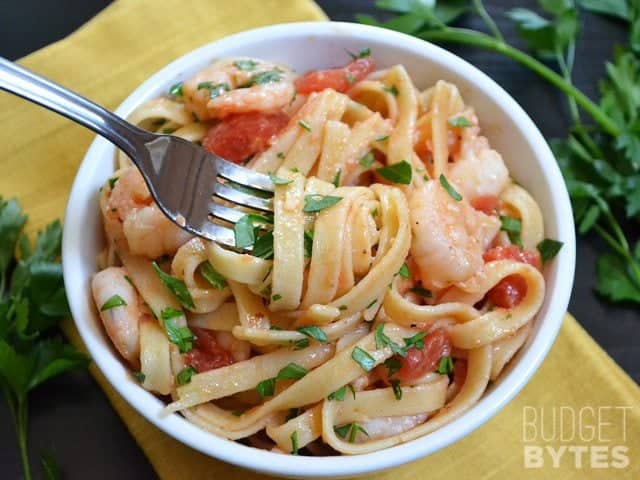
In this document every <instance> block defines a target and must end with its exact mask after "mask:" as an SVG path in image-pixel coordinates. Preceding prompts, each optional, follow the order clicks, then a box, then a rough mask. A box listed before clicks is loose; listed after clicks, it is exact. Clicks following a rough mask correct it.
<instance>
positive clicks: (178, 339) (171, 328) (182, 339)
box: [160, 307, 196, 353]
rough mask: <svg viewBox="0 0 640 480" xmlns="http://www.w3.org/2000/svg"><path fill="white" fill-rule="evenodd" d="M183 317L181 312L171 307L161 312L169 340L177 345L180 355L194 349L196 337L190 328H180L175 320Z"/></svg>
mask: <svg viewBox="0 0 640 480" xmlns="http://www.w3.org/2000/svg"><path fill="white" fill-rule="evenodd" d="M183 315H184V314H183V313H182V312H181V311H180V310H176V309H174V308H171V307H167V308H165V309H164V310H162V312H160V318H161V319H162V325H163V326H164V329H165V331H166V332H167V338H169V341H170V342H171V343H173V344H175V345H177V347H178V349H179V350H180V353H187V352H189V351H191V349H192V348H193V341H194V340H195V339H196V337H195V335H194V334H193V332H192V331H191V330H189V327H179V326H178V325H177V324H176V322H175V321H174V320H173V319H174V318H178V317H182V316H183Z"/></svg>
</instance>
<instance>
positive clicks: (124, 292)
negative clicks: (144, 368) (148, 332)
mask: <svg viewBox="0 0 640 480" xmlns="http://www.w3.org/2000/svg"><path fill="white" fill-rule="evenodd" d="M126 274H127V271H126V270H125V269H124V268H121V267H109V268H107V269H105V270H102V271H101V272H98V273H96V275H95V276H94V277H93V280H92V281H91V291H92V292H93V299H94V301H95V302H96V305H97V306H98V308H99V309H100V319H101V320H102V324H103V325H104V328H105V330H106V331H107V335H109V338H110V339H111V341H112V342H113V345H114V346H115V347H116V349H117V350H118V352H120V354H121V355H122V356H123V357H124V359H125V360H127V361H128V362H129V363H130V364H131V365H132V366H133V367H134V368H138V367H139V366H140V334H139V330H138V327H139V323H140V320H141V319H142V317H144V315H146V313H145V311H144V310H143V309H141V308H140V297H139V295H138V293H137V292H136V290H135V288H133V285H131V284H130V283H129V281H128V280H127V279H126V278H125V276H126ZM115 295H117V296H119V297H120V299H122V300H123V301H124V302H125V303H126V305H122V306H116V307H113V308H109V309H107V310H104V311H102V310H101V308H102V306H103V305H104V304H105V303H106V302H107V301H108V300H110V299H112V298H113V297H114V296H115Z"/></svg>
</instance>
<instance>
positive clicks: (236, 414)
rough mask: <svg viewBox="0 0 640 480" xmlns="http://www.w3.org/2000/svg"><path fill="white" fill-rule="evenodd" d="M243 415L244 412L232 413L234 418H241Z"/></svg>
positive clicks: (236, 411)
mask: <svg viewBox="0 0 640 480" xmlns="http://www.w3.org/2000/svg"><path fill="white" fill-rule="evenodd" d="M243 413H244V410H234V411H233V412H231V415H233V416H234V417H241V416H242V414H243Z"/></svg>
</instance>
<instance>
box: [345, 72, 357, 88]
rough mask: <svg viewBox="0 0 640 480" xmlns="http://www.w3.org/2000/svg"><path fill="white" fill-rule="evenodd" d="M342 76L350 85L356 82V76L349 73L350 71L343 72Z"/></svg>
mask: <svg viewBox="0 0 640 480" xmlns="http://www.w3.org/2000/svg"><path fill="white" fill-rule="evenodd" d="M344 76H345V78H346V79H347V82H349V84H350V85H353V84H354V83H356V77H354V76H353V75H351V73H349V72H345V74H344Z"/></svg>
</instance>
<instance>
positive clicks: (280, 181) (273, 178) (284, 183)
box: [269, 173, 293, 185]
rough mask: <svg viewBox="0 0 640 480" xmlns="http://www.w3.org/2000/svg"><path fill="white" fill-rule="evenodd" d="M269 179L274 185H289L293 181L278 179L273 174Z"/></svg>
mask: <svg viewBox="0 0 640 480" xmlns="http://www.w3.org/2000/svg"><path fill="white" fill-rule="evenodd" d="M269 178H270V179H271V181H272V182H273V183H274V185H289V184H290V183H291V182H293V180H287V179H286V178H282V177H278V176H277V175H274V174H273V173H270V174H269Z"/></svg>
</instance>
